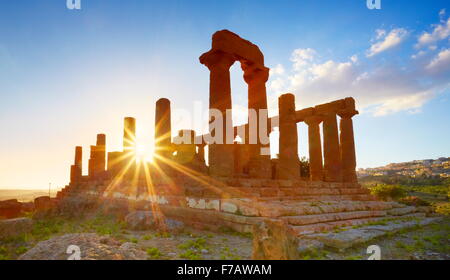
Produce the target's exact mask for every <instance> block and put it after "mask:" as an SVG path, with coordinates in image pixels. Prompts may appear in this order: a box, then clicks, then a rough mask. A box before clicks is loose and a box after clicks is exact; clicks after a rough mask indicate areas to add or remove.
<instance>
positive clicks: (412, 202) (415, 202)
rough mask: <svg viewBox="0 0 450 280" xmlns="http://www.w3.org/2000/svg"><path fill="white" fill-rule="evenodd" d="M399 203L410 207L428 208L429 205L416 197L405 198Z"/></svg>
mask: <svg viewBox="0 0 450 280" xmlns="http://www.w3.org/2000/svg"><path fill="white" fill-rule="evenodd" d="M399 201H400V202H401V203H403V204H406V205H410V206H430V203H429V202H427V201H425V200H423V199H421V198H420V197H417V196H406V197H403V198H401V199H400V200H399Z"/></svg>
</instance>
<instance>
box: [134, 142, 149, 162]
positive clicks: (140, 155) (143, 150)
mask: <svg viewBox="0 0 450 280" xmlns="http://www.w3.org/2000/svg"><path fill="white" fill-rule="evenodd" d="M136 161H138V162H142V161H146V162H152V161H153V149H151V148H150V147H149V146H148V145H146V144H145V143H142V142H139V140H137V141H136Z"/></svg>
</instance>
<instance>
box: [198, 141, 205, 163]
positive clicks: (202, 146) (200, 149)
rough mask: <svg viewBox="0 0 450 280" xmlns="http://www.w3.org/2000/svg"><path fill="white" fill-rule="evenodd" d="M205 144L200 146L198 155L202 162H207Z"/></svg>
mask: <svg viewBox="0 0 450 280" xmlns="http://www.w3.org/2000/svg"><path fill="white" fill-rule="evenodd" d="M205 146H206V145H205V144H198V145H197V147H198V153H197V157H198V160H199V161H200V162H205Z"/></svg>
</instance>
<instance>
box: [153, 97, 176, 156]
mask: <svg viewBox="0 0 450 280" xmlns="http://www.w3.org/2000/svg"><path fill="white" fill-rule="evenodd" d="M171 129H172V128H171V117H170V101H169V99H166V98H161V99H159V100H158V101H156V109H155V151H154V153H155V155H157V156H156V158H158V157H163V158H169V157H170V156H171V145H172V135H171Z"/></svg>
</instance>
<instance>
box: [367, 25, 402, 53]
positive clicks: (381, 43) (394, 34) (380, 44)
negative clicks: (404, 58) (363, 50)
mask: <svg viewBox="0 0 450 280" xmlns="http://www.w3.org/2000/svg"><path fill="white" fill-rule="evenodd" d="M376 33H377V36H376V39H377V42H375V43H374V44H372V46H371V47H370V49H369V50H368V51H367V57H371V56H374V55H376V54H379V53H381V52H384V51H386V50H388V49H391V48H393V47H395V46H398V45H399V44H400V43H401V42H403V41H404V39H405V38H406V37H407V35H408V31H406V29H404V28H396V29H393V30H391V32H389V34H386V31H385V30H377V31H376Z"/></svg>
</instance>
